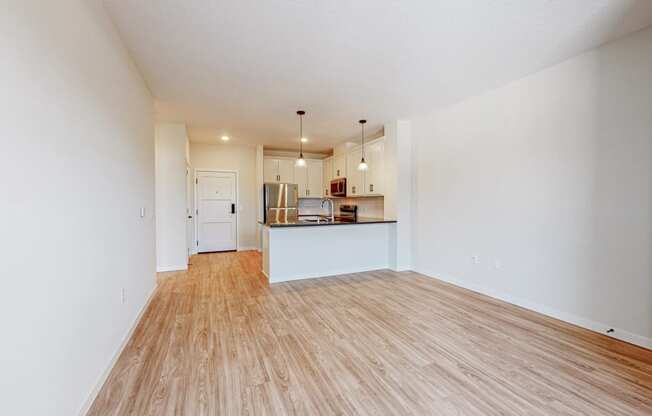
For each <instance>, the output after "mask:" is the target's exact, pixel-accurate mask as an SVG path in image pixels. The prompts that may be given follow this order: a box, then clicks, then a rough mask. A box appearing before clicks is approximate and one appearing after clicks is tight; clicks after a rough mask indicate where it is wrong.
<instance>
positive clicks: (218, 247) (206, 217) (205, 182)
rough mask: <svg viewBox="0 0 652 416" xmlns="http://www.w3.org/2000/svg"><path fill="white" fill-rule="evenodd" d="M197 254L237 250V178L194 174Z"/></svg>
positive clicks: (215, 173)
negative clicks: (195, 179) (195, 178)
mask: <svg viewBox="0 0 652 416" xmlns="http://www.w3.org/2000/svg"><path fill="white" fill-rule="evenodd" d="M196 182H197V183H196V189H197V211H196V213H195V214H196V216H197V251H198V252H200V253H206V252H211V251H228V250H236V249H237V237H236V236H237V223H238V214H237V212H238V207H237V206H236V202H237V186H236V174H235V173H233V172H207V171H198V172H197V181H196Z"/></svg>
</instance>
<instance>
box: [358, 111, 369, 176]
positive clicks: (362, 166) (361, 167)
mask: <svg viewBox="0 0 652 416" xmlns="http://www.w3.org/2000/svg"><path fill="white" fill-rule="evenodd" d="M366 122H367V120H360V121H359V123H360V127H362V159H360V164H359V165H358V170H362V171H364V170H367V169H369V165H368V164H367V162H365V160H364V123H366Z"/></svg>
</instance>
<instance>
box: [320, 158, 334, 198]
mask: <svg viewBox="0 0 652 416" xmlns="http://www.w3.org/2000/svg"><path fill="white" fill-rule="evenodd" d="M322 176H323V183H324V186H323V191H322V195H323V196H330V193H331V180H332V179H333V158H332V157H329V158H326V159H324V163H323V173H322Z"/></svg>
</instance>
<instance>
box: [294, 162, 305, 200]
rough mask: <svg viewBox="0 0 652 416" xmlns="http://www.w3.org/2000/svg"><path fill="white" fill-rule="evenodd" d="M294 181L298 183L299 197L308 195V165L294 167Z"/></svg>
mask: <svg viewBox="0 0 652 416" xmlns="http://www.w3.org/2000/svg"><path fill="white" fill-rule="evenodd" d="M294 183H296V184H297V185H299V198H305V197H307V196H308V166H303V167H299V166H295V167H294Z"/></svg>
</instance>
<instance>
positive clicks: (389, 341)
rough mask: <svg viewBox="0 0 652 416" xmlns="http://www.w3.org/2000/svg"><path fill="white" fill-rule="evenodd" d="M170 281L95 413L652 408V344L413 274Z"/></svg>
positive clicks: (208, 274) (197, 273)
mask: <svg viewBox="0 0 652 416" xmlns="http://www.w3.org/2000/svg"><path fill="white" fill-rule="evenodd" d="M260 262H261V259H260V256H259V254H258V253H256V252H240V253H221V254H207V255H199V256H195V257H194V258H193V263H194V265H193V266H192V267H191V268H190V270H189V271H188V272H187V273H186V274H181V275H177V276H175V277H172V278H169V279H165V280H162V281H161V283H160V285H159V287H158V288H157V290H156V293H155V295H154V298H153V300H152V302H151V303H150V305H149V308H148V309H147V311H146V312H145V314H144V316H143V318H142V320H141V322H140V323H139V325H138V327H137V329H136V331H135V333H134V335H133V336H132V338H131V340H130V342H129V344H128V345H127V347H126V349H125V350H124V352H123V353H122V355H121V356H120V358H119V360H118V362H117V364H116V366H115V367H114V368H113V370H112V372H111V374H110V376H109V379H108V380H107V382H106V383H105V385H104V387H103V388H102V390H101V391H100V393H99V396H98V397H97V399H96V400H95V402H94V404H93V406H92V408H91V410H90V413H89V414H90V415H102V416H107V415H193V416H194V415H242V414H246V415H286V414H287V415H294V414H296V415H622V416H632V415H652V352H651V351H649V350H644V349H641V348H637V347H635V346H632V345H629V344H625V343H622V342H619V341H615V340H612V339H610V338H608V337H605V336H602V335H599V334H595V333H592V332H589V331H586V330H583V329H580V328H577V327H574V326H572V325H568V324H565V323H562V322H559V321H556V320H553V319H550V318H546V317H544V316H541V315H539V314H536V313H533V312H529V311H526V310H524V309H520V308H518V307H515V306H512V305H509V304H506V303H503V302H500V301H497V300H493V299H491V298H487V297H484V296H481V295H478V294H475V293H473V292H470V291H467V290H463V289H460V288H457V287H455V286H451V285H448V284H445V283H442V282H440V281H438V280H435V279H431V278H427V277H425V276H422V275H419V274H416V273H410V272H406V273H395V272H391V271H387V270H384V271H376V272H366V273H359V274H353V275H346V276H339V277H331V278H322V279H313V280H304V281H295V282H290V283H283V284H276V285H272V286H271V287H270V286H269V285H268V284H267V281H266V279H265V278H264V277H263V276H262V275H261V273H260Z"/></svg>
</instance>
